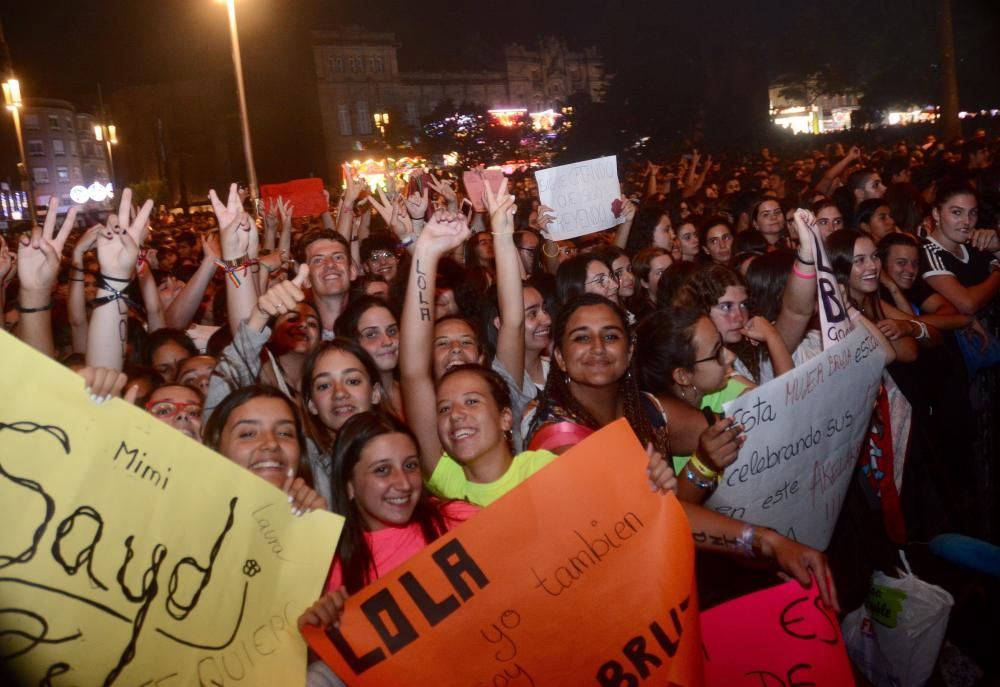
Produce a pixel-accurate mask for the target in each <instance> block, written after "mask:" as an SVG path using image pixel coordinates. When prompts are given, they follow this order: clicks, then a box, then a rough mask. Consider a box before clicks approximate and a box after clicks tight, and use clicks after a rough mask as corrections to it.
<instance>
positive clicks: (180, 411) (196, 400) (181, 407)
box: [145, 384, 204, 444]
mask: <svg viewBox="0 0 1000 687" xmlns="http://www.w3.org/2000/svg"><path fill="white" fill-rule="evenodd" d="M203 404H204V398H203V397H202V395H201V393H200V392H199V391H198V390H197V389H195V388H194V387H193V386H188V385H186V384H163V385H161V386H159V387H157V388H156V389H154V390H153V392H152V393H151V394H150V395H149V400H147V401H146V406H145V407H146V410H147V411H148V412H149V414H150V415H152V416H153V417H155V418H156V419H157V420H159V421H160V422H165V423H167V424H168V425H170V426H171V427H173V428H174V429H176V430H177V431H178V432H180V433H181V434H183V435H185V436H187V437H190V438H191V439H194V440H195V441H197V442H198V443H199V444H200V443H201V409H202V405H203Z"/></svg>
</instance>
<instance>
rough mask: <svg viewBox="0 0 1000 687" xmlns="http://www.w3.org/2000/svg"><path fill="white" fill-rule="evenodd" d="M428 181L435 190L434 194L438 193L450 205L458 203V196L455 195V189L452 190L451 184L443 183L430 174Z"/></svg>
mask: <svg viewBox="0 0 1000 687" xmlns="http://www.w3.org/2000/svg"><path fill="white" fill-rule="evenodd" d="M426 179H427V183H428V185H430V187H431V188H432V189H433V190H434V193H437V194H438V195H439V196H441V197H442V198H444V199H445V200H446V201H448V202H449V203H457V202H458V194H456V193H455V189H454V188H452V186H451V184H450V183H449V182H447V181H442V180H441V179H438V178H437V177H436V176H434V175H433V174H428V175H427V177H426Z"/></svg>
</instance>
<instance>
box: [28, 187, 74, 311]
mask: <svg viewBox="0 0 1000 687" xmlns="http://www.w3.org/2000/svg"><path fill="white" fill-rule="evenodd" d="M58 210H59V197H58V196H52V197H51V198H49V211H48V213H46V215H45V224H44V225H43V226H42V227H38V226H37V225H36V226H35V227H33V228H32V230H31V236H28V235H27V234H23V235H22V236H21V239H20V241H19V242H18V246H17V262H18V273H19V274H20V275H21V289H22V290H39V291H40V290H51V289H52V287H53V286H54V285H55V283H56V277H57V276H58V275H59V262H60V257H61V256H62V250H63V246H65V245H66V239H67V238H69V233H70V231H71V230H72V229H73V225H74V224H75V223H76V214H77V208H76V207H72V208H70V209H69V212H67V213H66V219H64V220H63V223H62V226H61V227H59V232H58V233H57V232H56V230H55V229H56V213H57V212H58Z"/></svg>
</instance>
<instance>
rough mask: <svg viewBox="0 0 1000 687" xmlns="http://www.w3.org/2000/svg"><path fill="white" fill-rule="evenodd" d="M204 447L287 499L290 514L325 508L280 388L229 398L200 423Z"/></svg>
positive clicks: (298, 425)
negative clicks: (267, 484)
mask: <svg viewBox="0 0 1000 687" xmlns="http://www.w3.org/2000/svg"><path fill="white" fill-rule="evenodd" d="M204 438H205V445H206V446H207V447H208V448H211V449H213V450H216V451H218V452H219V453H221V454H222V455H223V456H225V457H226V458H228V459H229V460H231V461H233V462H234V463H236V464H237V465H239V466H240V467H243V468H245V469H247V470H249V471H250V472H252V473H254V474H255V475H257V476H258V477H260V478H262V479H264V480H266V481H268V482H270V483H271V484H273V485H274V486H276V487H278V488H279V489H282V490H283V491H285V492H286V493H287V494H289V496H291V497H292V508H293V512H296V513H297V514H299V513H301V512H305V511H308V510H315V509H323V508H326V507H327V502H326V500H325V499H324V498H323V497H322V496H320V495H319V494H317V493H316V492H315V491H314V490H313V488H312V475H311V474H310V472H309V469H308V464H307V463H306V462H305V461H302V460H300V459H301V457H302V456H303V454H304V453H305V435H304V434H303V433H302V421H301V419H300V417H299V413H298V409H297V408H296V407H295V405H294V404H293V403H292V401H290V400H289V399H288V397H287V396H285V395H284V394H283V393H282V392H281V391H280V390H278V389H275V388H274V387H268V386H247V387H243V388H242V389H238V390H236V391H234V392H233V393H231V394H229V396H227V397H226V398H225V399H223V401H222V403H220V404H219V405H218V406H216V408H215V410H214V411H213V412H212V415H211V416H210V417H209V418H208V422H206V423H205V431H204Z"/></svg>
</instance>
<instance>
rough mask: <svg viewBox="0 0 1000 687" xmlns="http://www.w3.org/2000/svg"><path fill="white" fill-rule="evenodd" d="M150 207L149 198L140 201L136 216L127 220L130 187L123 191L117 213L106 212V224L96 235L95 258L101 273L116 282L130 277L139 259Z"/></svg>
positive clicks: (147, 225) (130, 206) (130, 209)
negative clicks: (141, 203)
mask: <svg viewBox="0 0 1000 687" xmlns="http://www.w3.org/2000/svg"><path fill="white" fill-rule="evenodd" d="M152 209H153V201H152V199H149V200H147V201H146V202H145V203H143V205H142V207H141V208H140V209H139V212H138V213H137V214H136V216H135V219H134V220H131V221H130V218H131V215H132V189H129V188H126V189H125V190H124V191H122V198H121V203H120V205H119V207H118V215H115V214H111V215H108V222H107V225H106V226H105V227H104V228H103V229H101V230H100V231H99V232H98V236H97V261H98V263H99V264H100V266H101V273H102V274H104V275H106V276H108V277H111V278H113V279H115V280H119V281H128V280H129V279H131V277H132V270H134V269H135V264H136V261H137V260H138V258H139V246H140V245H142V242H143V239H145V238H146V230H147V229H148V228H149V224H148V222H149V213H150V212H151V211H152Z"/></svg>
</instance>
